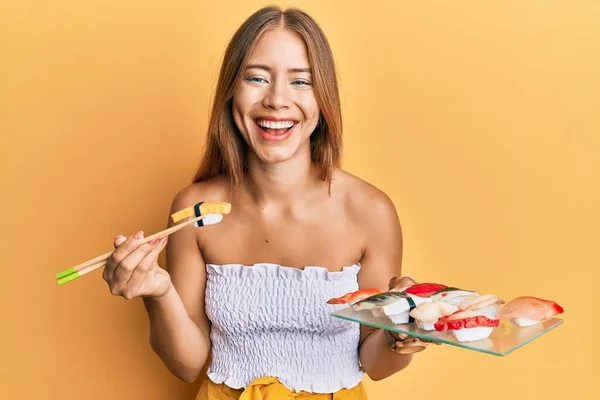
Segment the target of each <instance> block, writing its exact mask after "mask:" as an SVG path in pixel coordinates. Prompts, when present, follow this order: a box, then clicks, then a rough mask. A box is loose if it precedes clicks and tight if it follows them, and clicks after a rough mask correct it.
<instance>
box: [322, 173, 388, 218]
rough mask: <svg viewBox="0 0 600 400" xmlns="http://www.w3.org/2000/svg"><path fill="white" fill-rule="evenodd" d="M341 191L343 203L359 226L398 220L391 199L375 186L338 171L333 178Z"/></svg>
mask: <svg viewBox="0 0 600 400" xmlns="http://www.w3.org/2000/svg"><path fill="white" fill-rule="evenodd" d="M334 179H335V180H336V181H337V184H338V185H339V186H338V187H339V188H340V189H341V196H343V199H344V203H345V205H346V208H347V210H348V212H349V213H350V215H351V217H352V218H353V219H356V220H358V221H359V222H360V223H361V225H363V224H372V223H374V222H375V223H377V221H379V223H381V221H382V220H384V221H386V220H389V219H392V220H396V221H397V220H398V214H397V212H396V207H395V206H394V203H393V201H392V199H391V198H390V197H389V196H388V195H387V194H386V193H385V192H384V191H383V190H381V189H379V188H378V187H376V186H375V185H373V184H371V183H369V182H367V181H365V180H364V179H361V178H359V177H358V176H356V175H353V174H351V173H349V172H346V171H343V170H338V171H337V172H336V175H335V178H334Z"/></svg>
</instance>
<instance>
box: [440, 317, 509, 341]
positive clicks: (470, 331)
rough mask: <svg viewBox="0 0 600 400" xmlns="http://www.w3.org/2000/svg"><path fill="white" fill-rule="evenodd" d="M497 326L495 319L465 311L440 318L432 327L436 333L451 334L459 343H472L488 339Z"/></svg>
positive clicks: (498, 322)
mask: <svg viewBox="0 0 600 400" xmlns="http://www.w3.org/2000/svg"><path fill="white" fill-rule="evenodd" d="M499 324H500V320H498V319H497V318H489V317H486V316H484V315H480V313H479V312H478V311H477V310H465V311H457V312H455V313H453V314H450V315H447V316H445V317H442V318H440V319H439V320H438V321H437V322H436V323H434V325H433V326H434V328H435V330H436V331H438V332H445V331H449V332H452V334H453V335H454V337H455V338H456V339H457V340H458V341H459V342H472V341H475V340H481V339H486V338H488V337H489V336H490V335H491V333H492V330H493V329H494V328H495V327H496V326H498V325H499Z"/></svg>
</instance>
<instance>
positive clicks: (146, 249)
mask: <svg viewBox="0 0 600 400" xmlns="http://www.w3.org/2000/svg"><path fill="white" fill-rule="evenodd" d="M127 240H128V241H129V239H127ZM140 242H141V240H138V241H137V243H138V245H137V247H136V248H135V249H134V250H133V251H131V252H130V253H129V254H128V255H127V256H126V257H125V258H123V259H122V260H121V261H120V262H119V265H118V266H117V268H116V269H115V271H114V274H113V275H112V277H111V280H112V282H113V283H114V284H115V285H118V286H121V288H122V287H123V286H125V284H126V283H127V281H129V278H131V274H132V273H133V271H134V270H135V269H136V268H137V266H138V264H139V263H140V262H141V261H142V260H143V259H144V257H146V255H147V254H148V253H150V251H152V249H153V248H154V246H155V245H157V244H158V241H157V240H156V239H155V240H152V241H150V242H148V243H143V244H139V243H140ZM127 244H128V243H127V242H125V243H124V244H123V245H122V246H121V247H119V249H117V250H115V252H117V251H119V250H120V249H121V248H122V247H123V246H127Z"/></svg>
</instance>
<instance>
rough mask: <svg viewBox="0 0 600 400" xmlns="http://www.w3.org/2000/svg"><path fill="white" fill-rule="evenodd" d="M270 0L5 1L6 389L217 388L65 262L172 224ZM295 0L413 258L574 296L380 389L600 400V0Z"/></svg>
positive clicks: (360, 153) (112, 395)
mask: <svg viewBox="0 0 600 400" xmlns="http://www.w3.org/2000/svg"><path fill="white" fill-rule="evenodd" d="M266 4H267V3H265V2H262V1H241V0H239V1H218V2H217V1H215V2H201V1H175V2H167V1H163V2H160V1H139V0H136V1H122V0H119V1H117V0H108V1H81V0H57V1H54V2H46V1H8V0H7V1H5V2H3V3H2V5H1V6H0V46H1V47H0V50H1V52H0V57H1V60H2V61H1V62H0V117H1V118H0V132H1V147H0V151H1V154H0V155H1V178H2V181H1V183H2V186H1V187H2V200H1V201H2V210H3V219H4V224H3V229H2V237H1V240H0V243H1V244H0V246H1V247H0V250H2V258H3V260H2V275H3V278H2V279H1V280H0V282H1V283H0V285H1V286H0V289H1V291H0V293H1V298H0V300H1V302H0V307H1V311H2V313H1V318H2V319H1V323H2V326H1V330H0V346H1V348H0V350H1V353H0V356H1V362H0V398H2V399H64V400H71V399H88V400H92V399H113V400H121V399H144V400H151V399H153V400H154V399H156V400H163V399H182V400H185V399H193V395H194V393H195V390H196V389H197V387H198V386H199V384H200V381H198V382H196V383H194V384H186V383H183V382H181V381H178V380H177V379H176V378H174V377H173V376H172V375H170V373H169V372H168V371H167V370H166V368H165V367H164V366H163V365H162V363H161V362H160V360H159V359H158V357H156V356H155V355H154V354H153V353H152V351H151V349H150V347H149V344H148V336H147V335H148V322H147V317H146V315H145V312H144V310H143V306H142V302H141V301H140V300H139V299H138V300H134V301H127V300H124V299H122V298H117V297H114V296H111V295H110V293H109V291H108V289H107V286H106V284H105V282H104V281H103V280H102V278H101V273H100V271H96V272H95V273H93V274H92V275H89V276H86V277H84V278H81V279H80V280H77V281H75V282H72V283H70V284H68V285H66V286H62V287H58V286H57V285H56V282H55V279H54V275H55V274H56V273H57V272H58V271H60V270H62V269H64V268H67V267H69V266H72V265H75V264H78V263H79V262H82V261H84V260H87V259H89V258H92V257H94V256H96V255H98V254H101V253H104V252H106V251H108V250H110V249H111V244H112V239H113V237H114V236H115V235H117V234H125V235H130V234H133V233H134V232H135V231H137V230H138V229H144V230H145V231H146V232H148V233H153V232H156V231H158V230H161V229H163V228H164V226H165V224H166V221H167V214H168V209H169V205H170V201H171V199H172V197H173V195H174V194H175V193H176V191H177V190H178V189H179V188H181V187H182V186H184V185H186V184H187V183H188V182H189V180H190V179H191V177H192V174H193V171H194V168H195V166H196V164H197V161H198V155H199V153H200V150H201V146H202V143H203V137H204V132H205V129H206V127H207V117H208V107H209V104H210V99H211V96H212V90H213V89H214V86H215V80H216V72H217V70H218V67H219V62H220V60H221V56H222V54H223V52H224V49H225V46H226V44H227V41H228V40H229V38H230V37H231V35H232V34H233V32H234V31H235V29H236V28H237V27H238V25H239V24H240V23H241V22H242V21H243V20H244V19H245V18H246V17H247V16H248V15H249V14H250V13H252V12H253V11H255V10H256V9H257V8H259V7H260V6H263V5H266ZM284 5H290V4H284ZM293 5H297V6H299V7H301V8H304V9H306V10H307V11H309V12H310V13H311V14H312V15H313V16H314V17H315V18H316V19H317V21H318V22H319V23H320V24H321V25H322V27H323V29H324V30H325V31H326V34H327V35H328V37H329V39H330V41H331V44H332V47H333V50H334V53H335V56H336V60H337V63H338V66H339V70H340V79H341V92H342V100H343V112H344V117H345V146H346V147H345V159H344V167H345V168H346V169H347V170H349V171H350V172H352V173H355V174H357V175H359V176H361V177H363V178H364V179H366V180H368V181H370V182H372V183H374V184H375V185H377V186H378V187H380V188H382V189H383V190H384V191H386V192H387V193H388V194H389V195H390V196H391V198H392V199H393V201H394V203H395V204H396V207H397V209H398V212H399V214H400V217H401V221H402V226H403V230H404V239H405V259H404V271H405V273H406V274H409V275H412V276H414V277H416V278H417V279H419V280H422V281H438V282H444V283H451V284H456V285H461V286H463V287H468V288H476V289H479V290H480V291H481V292H493V293H496V294H498V295H501V296H502V297H505V298H507V299H510V298H512V297H515V296H518V295H537V296H540V297H545V298H551V299H555V300H557V301H559V302H560V304H561V305H563V306H564V307H565V310H566V312H565V314H564V315H563V316H562V317H563V318H564V319H565V321H566V322H565V324H564V325H562V326H561V327H559V328H558V329H556V330H554V331H552V332H550V333H549V334H548V335H545V336H543V337H542V338H541V339H539V340H537V341H535V342H533V343H531V344H530V345H528V346H525V347H523V348H521V349H519V350H517V351H516V352H514V353H512V354H511V355H509V356H507V357H504V358H501V357H494V356H489V355H484V354H480V353H476V352H472V351H466V350H462V349H459V348H456V347H453V346H441V347H439V348H438V347H436V348H432V349H428V350H427V351H426V352H424V353H421V354H419V355H417V356H416V357H415V360H414V363H413V364H412V365H411V366H410V367H409V368H408V369H407V370H405V371H403V372H401V373H399V374H398V375H396V376H394V377H392V378H390V379H387V380H384V381H380V382H371V381H370V380H369V379H367V378H365V384H366V387H367V390H368V393H369V394H370V398H371V399H374V400H376V399H392V398H394V399H396V398H420V399H460V400H464V399H513V398H516V399H563V398H569V399H598V398H600V389H599V386H600V383H599V382H598V381H599V377H600V366H599V361H598V360H599V358H598V357H599V356H600V352H599V351H598V347H597V341H594V338H595V335H596V334H597V332H598V329H599V328H600V324H599V323H598V314H597V309H598V306H600V303H599V301H598V296H597V291H596V284H597V282H598V278H599V274H598V267H599V266H600V263H599V261H600V257H599V255H598V248H599V246H598V242H599V239H600V229H599V226H600V224H599V223H600V210H599V208H600V207H599V205H600V184H599V182H600V173H599V172H600V171H599V169H600V165H599V164H600V161H599V159H600V155H599V154H600V116H599V114H600V101H599V98H600V23H599V21H600V3H598V2H597V1H594V0H590V1H565V0H562V1H533V0H527V1H525V0H521V1H502V2H492V1H479V0H478V1H392V0H388V1H370V2H358V1H353V2H349V1H340V2H333V1H324V0H318V1H297V2H295V3H293ZM161 260H164V254H163V255H162V256H161Z"/></svg>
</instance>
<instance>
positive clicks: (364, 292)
mask: <svg viewBox="0 0 600 400" xmlns="http://www.w3.org/2000/svg"><path fill="white" fill-rule="evenodd" d="M379 293H383V290H380V289H377V288H368V289H360V290H357V291H356V292H350V293H346V294H345V295H343V296H342V297H334V298H332V299H329V300H328V301H327V304H346V303H356V302H358V301H360V300H364V299H366V298H367V297H371V296H374V295H376V294H379Z"/></svg>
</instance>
